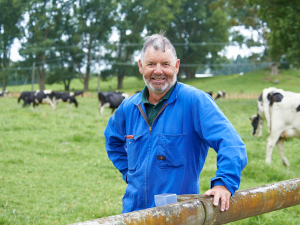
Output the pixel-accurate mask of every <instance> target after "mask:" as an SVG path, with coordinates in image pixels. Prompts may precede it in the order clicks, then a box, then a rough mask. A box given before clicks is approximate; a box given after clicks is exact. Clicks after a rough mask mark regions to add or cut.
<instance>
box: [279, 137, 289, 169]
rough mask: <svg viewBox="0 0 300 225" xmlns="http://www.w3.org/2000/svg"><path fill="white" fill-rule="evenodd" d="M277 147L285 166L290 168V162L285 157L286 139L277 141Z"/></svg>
mask: <svg viewBox="0 0 300 225" xmlns="http://www.w3.org/2000/svg"><path fill="white" fill-rule="evenodd" d="M277 147H278V150H279V153H280V156H281V159H282V162H283V165H285V166H290V164H289V162H288V160H287V158H286V157H285V154H284V139H279V140H278V141H277Z"/></svg>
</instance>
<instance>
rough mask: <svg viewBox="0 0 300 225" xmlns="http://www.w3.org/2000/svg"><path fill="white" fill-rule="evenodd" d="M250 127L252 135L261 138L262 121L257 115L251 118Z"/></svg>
mask: <svg viewBox="0 0 300 225" xmlns="http://www.w3.org/2000/svg"><path fill="white" fill-rule="evenodd" d="M249 119H250V120H251V125H252V127H253V132H252V135H253V136H256V137H261V135H262V119H261V118H260V116H259V115H254V116H252V117H251V118H249Z"/></svg>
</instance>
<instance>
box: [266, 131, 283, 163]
mask: <svg viewBox="0 0 300 225" xmlns="http://www.w3.org/2000/svg"><path fill="white" fill-rule="evenodd" d="M281 133H282V131H280V130H279V131H276V132H273V131H271V133H270V135H269V137H268V138H267V155H266V163H267V164H271V162H272V152H273V149H274V146H275V144H276V143H277V141H278V139H279V137H280V134H281Z"/></svg>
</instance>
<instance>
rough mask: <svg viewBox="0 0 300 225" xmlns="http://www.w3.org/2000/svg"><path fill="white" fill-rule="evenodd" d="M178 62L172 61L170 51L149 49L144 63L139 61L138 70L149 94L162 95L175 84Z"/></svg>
mask: <svg viewBox="0 0 300 225" xmlns="http://www.w3.org/2000/svg"><path fill="white" fill-rule="evenodd" d="M179 64H180V60H179V59H178V60H177V62H176V63H174V60H173V54H172V50H171V49H169V48H167V49H166V50H165V52H163V51H161V50H155V49H154V48H153V47H149V48H148V49H147V51H146V53H145V56H144V62H141V60H139V70H140V73H141V74H143V78H144V81H145V83H146V85H147V87H148V89H149V91H150V92H154V93H157V94H162V93H165V92H167V91H168V90H169V89H170V88H171V87H172V86H173V85H174V83H175V82H176V78H177V73H178V69H179Z"/></svg>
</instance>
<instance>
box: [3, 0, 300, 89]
mask: <svg viewBox="0 0 300 225" xmlns="http://www.w3.org/2000/svg"><path fill="white" fill-rule="evenodd" d="M297 2H298V1H283V0H275V1H270V0H269V1H265V0H232V1H229V0H205V1H197V0H172V1H169V0H166V1H158V0H147V1H143V0H68V1H66V0H0V83H1V85H2V89H3V90H4V89H5V87H6V85H7V83H8V81H9V78H10V77H11V76H12V74H14V76H15V77H18V78H19V79H20V78H22V77H24V76H26V77H27V76H28V71H30V70H32V67H33V65H35V79H36V81H37V82H38V83H39V87H40V90H44V89H45V84H46V83H49V84H52V83H54V82H61V83H64V86H65V89H66V90H69V88H70V83H71V80H72V79H74V78H80V80H81V81H82V83H83V87H84V90H85V91H87V90H89V86H88V85H89V79H90V77H91V75H92V73H94V71H95V70H96V68H98V69H99V66H101V68H102V69H101V70H102V71H101V76H102V77H104V78H105V77H111V76H117V78H118V89H122V88H123V79H124V77H125V76H140V75H139V74H138V70H137V68H136V66H134V65H135V63H134V62H135V61H136V57H137V56H138V54H139V51H140V50H141V48H142V44H143V38H144V37H145V36H147V35H151V34H153V33H158V32H159V31H161V30H163V31H165V33H166V36H167V37H168V38H169V39H170V40H171V42H172V43H174V45H175V48H176V51H177V54H178V58H180V59H181V64H182V65H183V66H181V67H180V71H179V74H185V75H186V79H191V78H193V77H194V76H195V73H196V71H199V70H201V69H204V67H205V66H204V65H211V66H210V67H211V69H214V68H215V69H216V66H215V65H218V64H222V63H230V59H227V58H226V57H225V56H224V55H222V54H220V52H221V51H222V50H224V48H225V47H226V46H228V45H229V43H231V42H236V43H239V44H240V45H242V44H246V45H247V46H249V47H251V46H265V52H264V53H263V54H261V55H256V54H253V55H252V56H251V57H250V59H251V60H252V61H254V62H257V61H261V60H265V61H267V60H269V61H272V62H274V63H273V64H274V66H275V67H276V66H278V62H279V61H280V59H281V58H282V57H283V56H284V57H286V59H287V60H288V61H289V62H291V63H292V64H293V65H294V66H296V67H297V66H298V64H299V60H298V59H297V57H298V55H299V53H298V52H299V50H298V49H299V46H298V45H299V44H300V43H299V35H298V32H299V29H298V28H299V26H300V25H299V23H300V22H299V21H300V20H298V17H299V13H298V12H299V9H300V4H297ZM240 25H243V26H245V27H246V28H250V29H251V30H253V31H257V32H258V34H259V39H258V40H255V39H254V38H253V37H250V38H249V37H245V36H244V35H243V34H242V33H239V32H231V31H230V28H231V27H233V26H240ZM113 34H117V36H118V38H117V40H110V38H111V37H112V35H113ZM16 38H17V39H18V40H20V42H21V48H20V50H19V54H20V55H21V56H22V58H23V60H20V61H18V62H12V61H11V56H10V52H11V47H12V45H13V42H14V40H15V39H16ZM184 65H188V66H184ZM191 65H192V66H191ZM179 77H180V76H179Z"/></svg>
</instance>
